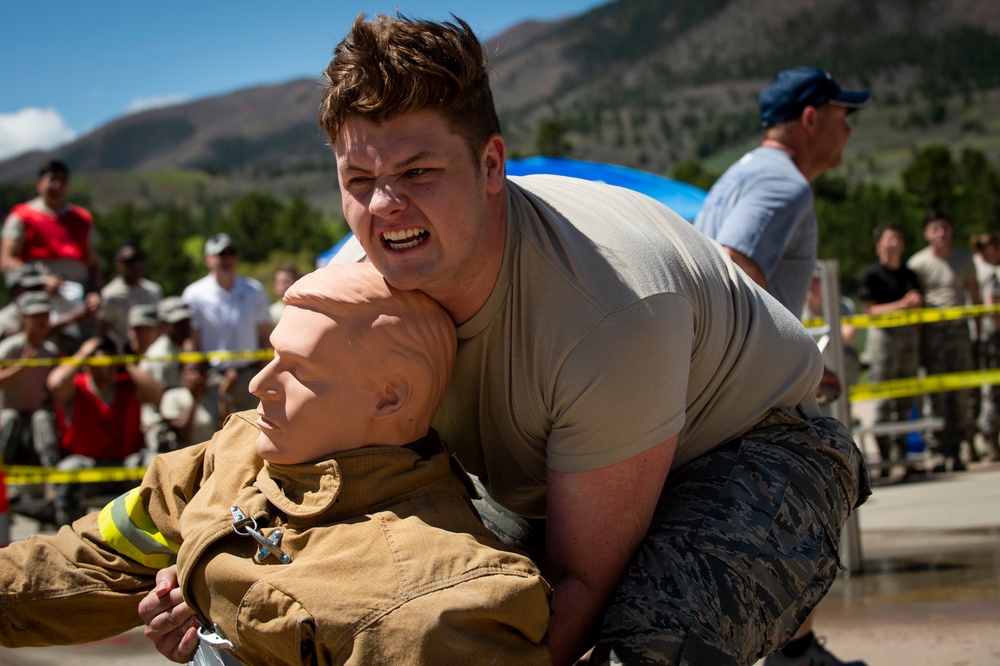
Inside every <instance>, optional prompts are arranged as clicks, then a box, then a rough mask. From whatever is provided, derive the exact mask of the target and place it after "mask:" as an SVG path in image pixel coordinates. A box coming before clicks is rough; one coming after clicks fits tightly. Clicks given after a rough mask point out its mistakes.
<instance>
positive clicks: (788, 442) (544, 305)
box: [140, 16, 867, 666]
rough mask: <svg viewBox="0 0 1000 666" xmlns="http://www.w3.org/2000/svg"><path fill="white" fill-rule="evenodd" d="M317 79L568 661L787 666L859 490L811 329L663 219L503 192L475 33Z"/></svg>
mask: <svg viewBox="0 0 1000 666" xmlns="http://www.w3.org/2000/svg"><path fill="white" fill-rule="evenodd" d="M326 78H327V83H328V85H327V92H326V97H325V100H324V102H323V105H322V109H321V125H322V126H323V128H324V130H325V131H326V133H327V136H328V137H329V140H330V143H331V145H332V146H333V149H334V153H335V155H336V158H337V167H338V176H339V181H340V187H341V193H342V195H343V200H344V212H345V216H346V218H347V220H348V223H349V224H350V226H351V229H352V231H353V232H354V234H355V237H356V238H357V241H358V243H357V244H355V245H354V247H353V250H359V249H360V251H357V252H354V255H355V257H356V258H360V257H361V256H362V255H364V254H367V257H368V259H369V260H370V261H371V262H372V263H373V264H374V265H375V267H376V268H377V269H378V270H379V271H380V272H381V273H382V274H383V275H384V276H385V277H386V280H387V281H388V282H389V283H390V284H392V285H393V286H396V287H399V288H405V289H420V290H422V291H423V292H425V293H427V294H428V295H430V296H432V297H433V298H434V299H436V300H437V301H438V302H439V303H441V304H442V305H443V306H444V307H445V309H447V310H448V312H449V313H450V314H451V316H452V318H453V319H454V320H455V322H456V323H457V324H458V325H459V329H458V337H459V350H458V358H457V361H456V365H455V371H454V373H453V376H452V381H451V383H450V384H449V388H448V391H447V393H446V394H445V399H444V402H443V403H442V407H441V408H440V409H439V411H438V415H437V417H436V419H435V426H436V427H438V428H440V429H441V430H442V432H448V433H449V434H448V438H449V439H448V441H449V442H453V443H454V444H455V445H456V446H457V447H458V449H460V453H458V455H459V457H460V459H461V460H462V463H463V465H465V466H466V467H467V468H469V469H470V471H473V472H474V473H475V474H477V475H479V476H480V478H481V479H482V481H483V483H484V485H485V486H486V488H487V489H488V490H489V492H490V494H491V495H492V497H493V499H495V500H496V501H497V502H499V503H500V504H501V505H503V506H504V507H506V508H507V509H509V510H511V511H513V512H515V513H517V514H519V515H521V516H523V517H526V518H529V519H532V520H534V521H536V525H537V526H538V527H539V529H540V531H542V532H543V533H544V540H545V558H546V560H545V561H546V565H547V569H546V577H547V578H548V580H549V581H550V582H551V583H552V584H553V588H554V598H553V602H554V614H553V617H552V622H551V624H550V637H551V638H550V640H551V645H552V649H553V661H554V663H555V664H557V665H560V666H561V665H563V664H569V663H572V662H574V661H575V660H576V659H577V658H578V657H579V656H580V655H582V654H583V653H584V652H585V651H586V650H587V649H588V648H589V647H590V646H591V645H593V644H594V641H595V640H598V642H597V648H596V650H595V653H594V658H593V662H595V663H610V662H611V661H612V660H620V661H622V662H624V663H644V662H646V661H654V662H660V663H663V662H666V663H685V662H689V663H691V662H696V663H731V662H747V663H749V662H750V661H753V658H754V655H758V656H763V655H764V654H767V653H768V651H771V650H773V649H776V648H777V647H779V646H780V645H781V644H782V642H783V641H785V640H787V638H788V637H790V636H791V634H792V633H793V632H794V630H795V629H796V628H797V626H798V623H799V622H801V620H802V619H803V618H804V617H805V615H806V614H808V612H809V610H810V608H811V607H812V605H814V604H815V602H816V601H818V599H819V598H820V597H821V596H822V595H823V593H824V592H825V590H826V589H827V588H828V586H829V584H830V583H831V582H832V580H833V576H834V573H835V571H836V568H837V555H836V549H837V541H838V532H839V529H840V526H841V524H842V523H843V521H844V520H845V519H846V517H847V514H848V513H849V512H850V510H851V509H852V508H853V507H854V506H855V505H856V504H857V503H858V502H859V501H861V500H862V499H863V498H864V497H865V496H866V493H867V489H866V486H865V484H864V481H863V476H864V470H863V463H862V460H861V456H860V452H859V451H858V450H857V447H856V446H855V444H854V443H853V442H852V441H851V440H850V436H849V434H848V433H847V432H846V431H845V430H844V428H843V427H842V426H841V425H839V424H837V423H836V422H834V421H832V420H826V419H823V418H821V417H819V412H818V408H817V407H816V404H815V399H814V398H813V395H812V391H813V388H814V386H815V385H816V383H817V382H818V381H819V377H820V373H821V370H822V362H821V359H820V356H819V351H818V349H817V348H816V346H815V344H814V343H813V342H812V340H811V339H810V338H809V335H808V333H807V332H806V331H805V329H804V328H802V326H801V324H799V323H798V322H797V321H796V320H795V318H794V317H793V316H792V315H791V314H790V313H788V312H787V311H786V310H785V309H784V308H782V307H781V305H780V304H779V303H777V301H775V300H773V299H772V298H771V297H770V296H768V295H767V294H766V293H764V292H763V291H762V290H761V289H759V288H758V287H756V286H755V285H753V284H752V283H751V282H750V281H749V280H748V279H746V277H745V276H744V275H743V274H742V273H741V272H740V271H738V270H736V267H735V266H734V265H733V263H732V261H731V260H730V259H729V258H728V257H726V256H725V255H724V254H723V253H722V252H721V250H720V249H719V248H718V246H716V245H714V244H712V243H711V242H710V241H709V240H708V239H706V238H704V237H703V236H702V235H701V234H699V233H698V232H697V231H696V230H695V229H693V228H692V227H691V225H689V224H688V223H686V222H684V221H683V220H681V219H680V218H679V217H677V216H676V215H674V214H673V213H671V212H670V211H669V210H667V209H666V208H664V207H662V206H660V205H659V204H657V203H656V202H654V201H652V200H650V199H648V198H646V197H643V196H641V195H637V194H634V193H631V192H628V191H625V190H621V189H619V188H613V187H608V186H605V185H599V184H596V183H584V182H582V181H577V180H574V179H566V178H559V177H549V176H535V177H526V178H520V179H516V180H515V179H507V178H506V175H505V171H504V163H505V158H506V145H505V143H504V141H503V139H502V137H501V136H500V127H499V122H498V120H497V116H496V112H495V109H494V106H493V101H492V93H491V91H490V88H489V75H488V68H487V67H486V64H485V60H484V56H483V51H482V48H481V45H480V44H479V41H478V40H477V39H476V37H475V35H474V34H473V33H472V31H471V29H470V28H469V27H468V25H467V24H465V23H463V22H461V21H457V24H455V23H443V24H439V23H431V22H423V21H410V20H408V19H403V18H399V19H392V18H388V17H384V16H380V17H378V18H376V19H375V20H374V21H373V22H366V21H365V20H364V17H363V16H362V17H359V19H358V20H357V21H356V22H355V24H354V26H353V27H352V29H351V32H350V34H349V35H348V37H347V38H346V39H345V40H344V41H343V42H341V44H340V45H339V46H338V47H337V49H336V50H335V52H334V59H333V61H332V62H331V64H330V66H329V68H328V69H327V72H326ZM359 246H360V247H359ZM347 252H348V253H351V252H352V249H348V250H347ZM751 388H752V390H751ZM748 392H749V393H752V394H753V395H754V397H755V400H754V401H752V402H748V401H747V400H746V396H747V395H748ZM813 463H815V464H816V465H817V467H815V468H814V467H813V466H812V465H813ZM819 469H822V470H824V471H823V472H821V473H818V474H817V470H819ZM673 470H676V471H673ZM668 472H670V476H669V477H668ZM734 475H735V476H734ZM727 479H734V480H733V481H731V482H728V483H727V481H726V480H727ZM735 479H741V480H735ZM789 479H794V481H793V482H792V483H791V484H790V483H789ZM665 482H666V485H664V484H665ZM744 482H745V483H744ZM751 489H752V490H751ZM703 493H704V494H703ZM708 496H713V497H715V498H720V497H724V498H727V499H726V500H725V501H721V502H713V501H712V500H711V499H708ZM727 501H728V502H730V503H729V504H726V502H727ZM748 506H752V507H753V509H752V510H751V511H749V512H746V511H744V509H746V508H747V507H748ZM749 514H753V515H752V517H751V516H750V515H749ZM542 525H544V527H541V526H542ZM696 525H701V527H702V529H700V530H699V529H697V528H696V527H695V526H696ZM692 539H694V540H695V542H696V543H692V541H691V540H692ZM750 553H753V555H749V554H750ZM772 567H773V568H772ZM734 570H736V572H737V575H736V576H734V575H733V571H734ZM748 571H752V575H751V576H750V578H749V579H746V578H743V576H746V575H747V574H748ZM745 580H750V581H752V582H750V583H749V584H748V585H745V586H743V585H742V581H745ZM165 587H168V586H165ZM160 593H161V594H163V595H164V596H162V597H159V598H154V597H148V598H147V599H146V600H145V601H144V602H143V604H142V606H141V608H140V612H141V613H142V614H143V617H144V619H146V621H147V627H148V628H147V634H148V635H149V636H150V637H151V638H152V639H153V640H154V641H156V642H158V647H159V649H160V651H161V652H162V653H164V654H170V655H172V656H174V657H175V658H176V657H186V656H187V655H186V654H185V653H184V652H180V653H178V652H177V646H178V643H177V641H178V638H179V637H178V634H177V633H175V628H176V624H175V619H180V618H183V614H182V613H177V612H176V611H174V613H173V614H168V613H167V612H166V611H167V609H168V608H170V607H171V604H170V602H171V601H172V599H171V598H169V596H168V595H166V594H165V591H163V590H161V592H160ZM170 596H172V595H170ZM720 598H722V599H724V600H726V603H724V604H722V605H721V607H720V604H719V603H718V600H719V599H720ZM174 615H176V616H177V617H176V618H175V617H174Z"/></svg>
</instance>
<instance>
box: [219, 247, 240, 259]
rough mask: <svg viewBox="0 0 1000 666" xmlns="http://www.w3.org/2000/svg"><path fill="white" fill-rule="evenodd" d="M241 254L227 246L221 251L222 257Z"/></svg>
mask: <svg viewBox="0 0 1000 666" xmlns="http://www.w3.org/2000/svg"><path fill="white" fill-rule="evenodd" d="M238 254H239V252H237V251H236V250H235V249H233V248H231V247H227V248H226V249H225V250H223V251H222V252H220V253H219V256H220V257H235V256H237V255H238Z"/></svg>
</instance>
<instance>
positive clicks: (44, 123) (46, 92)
mask: <svg viewBox="0 0 1000 666" xmlns="http://www.w3.org/2000/svg"><path fill="white" fill-rule="evenodd" d="M606 1H607V0H545V1H544V2H539V1H538V0H534V1H530V0H506V1H504V2H496V1H495V0H493V1H490V0H486V1H477V2H470V1H468V0H466V2H457V1H456V0H451V1H450V2H448V1H442V0H399V1H398V2H388V1H385V2H382V1H370V0H357V1H355V2H343V1H341V0H327V1H326V2H321V1H319V0H303V1H295V0H289V1H288V2H275V1H271V2H265V1H263V0H249V1H244V2H240V3H237V2H231V1H229V0H201V1H200V2H194V1H192V0H175V1H174V2H164V3H159V2H147V1H145V0H138V1H137V0H132V1H131V2H124V1H122V0H106V1H105V0H95V1H94V2H81V1H80V0H72V1H71V0H50V1H48V2H31V1H29V0H10V1H9V2H4V3H3V7H2V8H0V16H2V18H3V23H4V25H5V26H6V28H7V29H6V30H4V36H3V38H2V39H0V159H4V158H6V157H10V156H13V155H16V154H18V153H21V152H24V151H26V150H30V149H34V148H52V147H55V146H56V145H58V144H60V143H64V142H66V141H70V140H72V139H74V138H76V137H77V136H80V135H83V134H86V133H87V132H89V131H91V130H93V129H96V128H97V127H99V126H101V125H103V124H104V123H107V122H108V121H110V120H114V119H115V118H118V117H120V116H123V115H125V114H127V113H132V112H135V111H140V110H144V109H148V108H153V107H156V106H163V105H166V104H171V103H178V102H183V101H188V100H193V99H198V98H200V97H207V96H211V95H214V94H218V93H224V92H230V91H233V90H238V89H240V88H245V87H248V86H253V85H257V84H261V83H277V82H282V81H287V80H290V79H294V78H298V77H308V76H317V75H318V74H319V72H320V71H321V70H322V69H323V67H324V66H325V65H326V63H327V62H328V60H329V58H330V54H331V51H332V50H333V47H334V46H335V45H336V44H337V42H338V41H340V39H341V38H342V37H343V35H344V33H345V32H346V31H347V29H348V28H349V27H350V24H351V22H352V21H353V19H354V17H355V16H357V14H359V13H361V12H364V13H366V14H369V15H372V14H392V13H393V12H395V10H396V9H397V8H398V9H399V10H400V11H402V12H403V13H405V14H407V15H410V16H414V17H418V18H429V19H436V20H439V19H446V18H448V16H449V14H451V13H454V14H456V15H457V16H460V17H461V18H463V19H465V20H466V21H468V23H469V24H470V25H471V26H472V28H473V29H474V30H475V31H476V32H477V34H478V35H479V36H480V38H484V39H486V38H489V37H491V36H495V35H497V34H499V33H500V32H503V31H504V30H505V29H507V28H509V27H511V26H513V25H515V24H516V23H519V22H521V21H524V20H528V19H541V20H550V19H555V18H563V17H565V16H571V15H575V14H579V13H582V12H584V11H586V10H588V9H591V8H593V7H596V6H598V5H601V4H605V2H606Z"/></svg>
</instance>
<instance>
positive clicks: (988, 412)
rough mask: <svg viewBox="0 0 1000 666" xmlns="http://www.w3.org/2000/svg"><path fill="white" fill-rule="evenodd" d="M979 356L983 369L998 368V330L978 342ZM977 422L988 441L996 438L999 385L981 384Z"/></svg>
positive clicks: (999, 414) (999, 419)
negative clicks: (980, 399) (980, 400)
mask: <svg viewBox="0 0 1000 666" xmlns="http://www.w3.org/2000/svg"><path fill="white" fill-rule="evenodd" d="M980 358H981V359H982V367H983V369H984V370H996V369H997V368H1000V331H998V332H994V333H991V334H990V335H988V336H987V337H986V338H985V339H984V340H983V341H982V342H981V343H980ZM977 424H978V426H979V430H980V432H982V433H983V436H984V437H986V440H987V441H988V442H992V441H995V440H996V435H997V433H1000V386H998V385H996V384H987V385H985V386H983V389H982V402H981V404H980V408H979V419H978V421H977Z"/></svg>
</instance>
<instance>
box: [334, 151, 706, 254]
mask: <svg viewBox="0 0 1000 666" xmlns="http://www.w3.org/2000/svg"><path fill="white" fill-rule="evenodd" d="M543 173H547V174H555V175H557V176H571V177H573V178H582V179H583V180H592V181H597V182H600V183H607V184H608V185H617V186H618V187H624V188H627V189H630V190H635V191H636V192H641V193H643V194H645V195H646V196H648V197H652V198H653V199H656V200H657V201H659V202H660V203H662V204H664V205H666V206H667V207H668V208H670V209H671V210H673V211H674V212H675V213H677V214H678V215H680V216H681V217H683V218H684V219H685V220H688V221H689V222H690V221H693V220H694V218H695V216H696V215H697V214H698V211H699V210H700V209H701V205H702V203H703V202H704V201H705V194H706V192H705V191H704V190H702V189H700V188H697V187H695V186H694V185H688V184H687V183H682V182H680V181H678V180H673V179H671V178H667V177H665V176H658V175H656V174H655V173H649V172H648V171H639V170H638V169H630V168H629V167H624V166H619V165H617V164H602V163H599V162H584V161H582V160H573V159H569V158H566V157H527V158H525V159H522V160H507V175H508V176H528V175H531V174H543ZM350 239H351V234H347V236H345V237H344V238H342V239H341V240H340V242H338V243H337V244H336V245H334V246H333V247H332V248H330V249H329V250H327V251H326V252H323V253H322V254H320V255H319V256H318V257H317V258H316V266H317V267H320V266H325V265H327V264H328V263H329V262H330V260H331V259H332V258H333V257H334V255H336V254H337V252H339V251H340V250H341V248H343V247H344V245H345V244H346V243H348V242H349V241H350Z"/></svg>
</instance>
